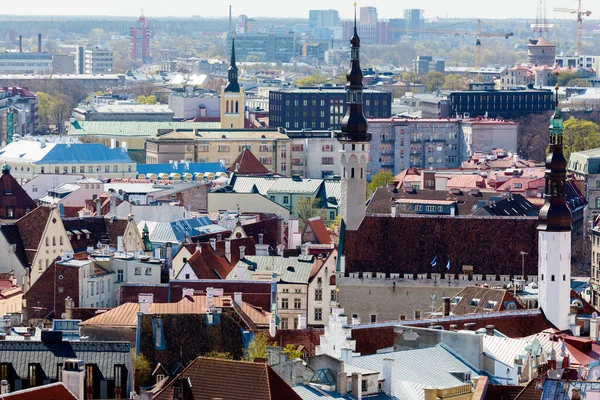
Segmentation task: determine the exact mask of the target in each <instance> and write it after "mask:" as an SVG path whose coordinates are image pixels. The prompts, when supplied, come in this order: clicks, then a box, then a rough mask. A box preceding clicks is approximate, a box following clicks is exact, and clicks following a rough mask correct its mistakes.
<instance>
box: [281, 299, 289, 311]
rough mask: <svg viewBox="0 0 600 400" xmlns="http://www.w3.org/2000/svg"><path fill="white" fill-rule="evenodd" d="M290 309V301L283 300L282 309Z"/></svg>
mask: <svg viewBox="0 0 600 400" xmlns="http://www.w3.org/2000/svg"><path fill="white" fill-rule="evenodd" d="M289 308H290V307H289V299H281V309H282V310H287V309H289Z"/></svg>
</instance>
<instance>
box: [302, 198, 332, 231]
mask: <svg viewBox="0 0 600 400" xmlns="http://www.w3.org/2000/svg"><path fill="white" fill-rule="evenodd" d="M324 214H325V210H323V209H322V208H319V200H317V199H312V198H310V197H302V198H300V200H298V203H296V215H297V216H298V219H299V220H300V226H301V227H303V226H304V224H306V221H308V219H309V218H313V217H321V219H323V220H324V219H326V218H325V215H324Z"/></svg>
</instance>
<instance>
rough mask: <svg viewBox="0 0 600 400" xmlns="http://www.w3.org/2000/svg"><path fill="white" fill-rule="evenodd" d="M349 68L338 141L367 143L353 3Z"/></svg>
mask: <svg viewBox="0 0 600 400" xmlns="http://www.w3.org/2000/svg"><path fill="white" fill-rule="evenodd" d="M350 45H351V47H350V49H351V50H350V68H349V69H348V71H347V72H346V81H347V83H346V114H345V115H344V118H342V121H341V128H342V131H341V132H340V133H338V135H337V137H338V140H339V141H345V142H368V141H370V140H371V134H370V133H368V132H367V130H368V124H367V120H366V118H365V116H364V114H363V104H362V101H363V100H362V92H363V84H362V81H363V73H362V70H361V68H360V37H358V30H357V27H356V3H354V34H353V35H352V38H350Z"/></svg>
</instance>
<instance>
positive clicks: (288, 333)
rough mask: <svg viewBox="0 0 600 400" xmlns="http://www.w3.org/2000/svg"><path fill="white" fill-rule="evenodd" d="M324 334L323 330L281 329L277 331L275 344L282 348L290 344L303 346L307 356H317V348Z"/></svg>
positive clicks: (274, 339)
mask: <svg viewBox="0 0 600 400" xmlns="http://www.w3.org/2000/svg"><path fill="white" fill-rule="evenodd" d="M324 333H325V330H324V329H323V328H307V329H302V330H300V329H280V330H277V331H276V333H275V337H274V338H273V342H275V343H277V345H278V346H281V347H285V346H286V345H288V344H294V345H297V346H302V347H303V351H304V352H305V353H306V354H308V355H315V350H316V346H318V345H319V343H321V335H323V334H324Z"/></svg>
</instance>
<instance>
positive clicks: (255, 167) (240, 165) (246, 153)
mask: <svg viewBox="0 0 600 400" xmlns="http://www.w3.org/2000/svg"><path fill="white" fill-rule="evenodd" d="M227 172H237V173H238V174H243V175H261V174H268V173H269V170H268V169H267V167H265V166H264V165H262V163H261V162H260V161H259V160H258V159H257V158H256V156H255V155H254V154H252V152H251V151H250V150H248V149H247V148H246V149H244V150H242V152H241V153H240V155H239V156H237V158H236V159H235V160H234V161H233V163H231V165H230V166H229V168H227Z"/></svg>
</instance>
